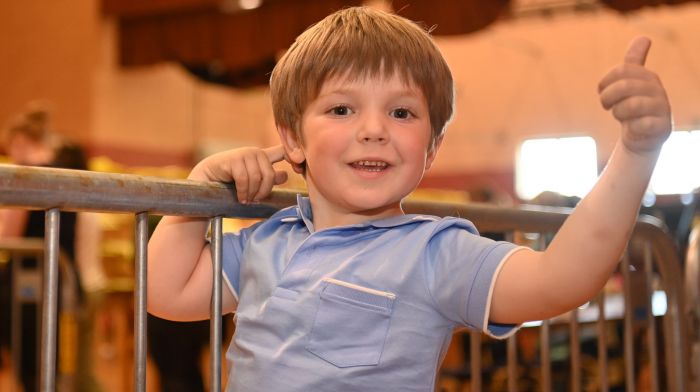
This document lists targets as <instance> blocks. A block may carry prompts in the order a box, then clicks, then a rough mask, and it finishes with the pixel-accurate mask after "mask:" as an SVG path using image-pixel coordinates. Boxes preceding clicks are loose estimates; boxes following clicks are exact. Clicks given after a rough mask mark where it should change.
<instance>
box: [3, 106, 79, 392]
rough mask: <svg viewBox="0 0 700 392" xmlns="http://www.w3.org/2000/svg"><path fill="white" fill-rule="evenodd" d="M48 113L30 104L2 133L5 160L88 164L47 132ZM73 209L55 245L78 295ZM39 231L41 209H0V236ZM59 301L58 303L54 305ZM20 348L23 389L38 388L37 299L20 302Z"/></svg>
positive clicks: (64, 215) (33, 263)
mask: <svg viewBox="0 0 700 392" xmlns="http://www.w3.org/2000/svg"><path fill="white" fill-rule="evenodd" d="M49 119H50V118H49V113H48V111H47V110H46V109H45V108H43V107H40V106H36V105H34V107H30V108H29V109H28V110H27V111H26V112H24V113H22V114H20V115H19V116H18V117H17V118H16V119H14V120H13V121H12V122H11V123H10V125H9V126H8V127H7V128H6V129H5V131H4V133H3V140H2V142H3V146H4V149H5V152H6V154H7V155H8V156H9V158H10V160H11V161H12V162H13V163H15V164H19V165H28V166H43V167H56V168H65V169H79V170H85V169H87V159H86V157H85V154H84V152H83V150H82V149H81V148H80V147H79V146H78V145H76V144H73V143H71V142H68V141H67V140H66V139H64V138H62V137H60V136H58V135H56V134H55V133H53V132H51V130H50V127H49ZM76 218H77V216H76V213H75V212H64V211H62V212H61V213H60V227H59V230H60V234H59V246H60V249H61V251H62V252H64V253H65V254H66V256H68V261H69V262H70V263H71V264H72V267H73V268H71V269H70V271H71V272H72V273H73V274H74V277H73V278H74V280H75V282H77V284H78V297H79V298H81V297H82V289H81V288H80V279H79V276H78V271H77V268H76V265H75V261H74V260H75V255H76V248H75V235H76ZM8 237H24V238H43V237H44V211H27V210H20V209H5V210H0V238H8ZM39 263H40V260H37V259H36V258H25V259H23V260H21V264H22V267H23V268H38V267H39V266H38V264H39ZM4 269H5V270H2V271H0V282H2V284H0V291H2V293H0V298H1V299H2V303H1V304H0V313H1V314H0V347H2V346H7V347H9V343H10V332H9V330H10V310H9V309H10V298H11V296H10V295H11V294H10V293H11V292H12V291H11V290H12V289H11V286H12V276H11V273H10V269H9V268H4ZM59 306H60V305H59ZM21 318H22V328H23V333H22V338H21V342H14V344H20V345H21V348H22V356H21V358H22V360H21V363H20V364H19V365H20V368H21V374H20V377H21V382H22V385H23V386H24V390H25V391H27V392H30V391H35V390H37V387H38V385H37V358H38V357H37V355H38V350H37V333H36V327H37V322H38V320H37V305H36V304H29V303H25V304H23V305H22V307H21Z"/></svg>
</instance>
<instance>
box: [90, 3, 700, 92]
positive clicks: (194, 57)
mask: <svg viewBox="0 0 700 392" xmlns="http://www.w3.org/2000/svg"><path fill="white" fill-rule="evenodd" d="M688 1H693V0H646V1H644V0H600V1H599V4H600V5H601V6H605V7H609V8H612V9H615V10H617V11H619V12H630V11H634V10H636V9H639V8H642V7H646V6H658V5H668V4H679V3H686V2H688ZM695 1H698V0H695ZM362 3H363V1H362V0H263V1H262V3H261V5H260V6H259V7H258V8H255V9H252V10H243V9H240V8H239V7H238V6H237V5H238V2H237V0H149V1H143V0H103V1H102V12H103V13H104V14H105V15H108V16H112V17H115V18H116V19H117V20H118V24H119V61H120V63H121V65H122V66H125V67H132V66H141V65H150V64H155V63H158V62H162V61H173V62H178V63H180V64H182V65H183V66H184V67H185V68H186V69H188V70H189V71H190V72H192V73H193V74H195V75H196V76H198V77H200V78H201V79H204V80H206V81H209V82H214V83H221V84H225V85H230V86H235V87H250V86H256V85H264V84H267V81H268V77H269V73H270V71H272V68H273V67H274V65H275V59H276V57H277V55H278V54H279V52H280V51H282V50H284V49H286V48H287V47H288V46H289V45H290V44H291V43H292V42H293V41H294V38H295V37H296V36H297V35H299V34H300V33H301V32H303V31H304V30H305V29H306V28H307V27H308V26H309V25H311V24H313V23H314V22H316V21H318V20H320V19H322V18H323V17H325V16H326V15H328V14H329V13H331V12H333V11H335V10H338V9H340V8H343V7H347V6H353V5H360V4H362ZM571 3H574V2H571ZM584 3H585V4H590V1H589V2H582V4H584ZM392 7H393V8H394V9H395V10H397V12H398V13H399V14H400V15H403V16H405V17H407V18H409V19H412V20H416V21H420V22H421V23H423V24H424V25H426V26H435V29H434V30H433V34H434V35H456V34H468V33H472V32H474V31H477V30H480V29H482V28H484V27H486V26H488V25H489V24H491V23H493V22H494V21H496V20H497V19H501V18H508V17H512V16H513V15H512V9H511V2H510V1H509V0H491V1H479V0H393V1H392Z"/></svg>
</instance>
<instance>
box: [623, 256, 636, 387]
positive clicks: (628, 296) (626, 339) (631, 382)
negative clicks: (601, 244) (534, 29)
mask: <svg viewBox="0 0 700 392" xmlns="http://www.w3.org/2000/svg"><path fill="white" fill-rule="evenodd" d="M620 268H622V286H623V287H622V289H623V293H624V297H625V315H624V333H623V338H622V341H623V346H624V358H625V360H624V362H625V390H626V391H627V392H633V391H635V390H636V389H635V379H634V334H633V331H632V317H633V314H632V308H631V306H630V304H631V303H632V288H631V286H630V250H629V248H628V249H626V250H625V253H624V255H623V256H622V264H620Z"/></svg>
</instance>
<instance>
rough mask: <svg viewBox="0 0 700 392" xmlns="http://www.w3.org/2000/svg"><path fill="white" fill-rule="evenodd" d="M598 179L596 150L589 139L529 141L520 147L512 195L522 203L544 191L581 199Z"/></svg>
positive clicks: (591, 139)
mask: <svg viewBox="0 0 700 392" xmlns="http://www.w3.org/2000/svg"><path fill="white" fill-rule="evenodd" d="M597 177H598V163H597V154H596V146H595V141H594V140H593V138H591V137H565V138H542V139H529V140H526V141H524V142H523V143H522V144H521V145H520V149H519V151H518V156H517V158H516V163H515V191H516V193H517V194H518V197H520V198H521V199H523V200H530V199H532V198H534V197H535V196H537V195H539V194H540V193H542V192H544V191H552V192H557V193H560V194H562V195H564V196H578V197H583V196H584V195H585V194H586V193H588V191H589V190H590V189H591V187H592V186H593V184H594V183H595V181H596V179H597Z"/></svg>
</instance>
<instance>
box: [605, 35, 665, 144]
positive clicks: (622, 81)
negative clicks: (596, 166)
mask: <svg viewBox="0 0 700 392" xmlns="http://www.w3.org/2000/svg"><path fill="white" fill-rule="evenodd" d="M650 46H651V41H650V40H649V39H648V38H646V37H638V38H636V39H634V40H633V41H632V42H631V43H630V46H629V48H628V49H627V53H626V54H625V60H624V63H623V64H621V65H618V66H617V67H615V68H613V69H612V70H611V71H610V72H609V73H608V74H607V75H606V76H605V77H604V78H603V79H602V80H601V81H600V83H599V84H598V93H599V94H600V102H601V103H602V105H603V107H604V108H605V109H606V110H612V114H613V116H614V117H615V118H616V119H617V120H618V121H619V122H620V124H622V142H623V145H624V146H625V148H626V149H627V150H629V151H631V152H634V153H638V154H644V153H647V152H654V151H658V149H660V148H661V145H662V144H663V142H664V141H665V140H666V139H667V138H668V136H669V135H670V133H671V129H672V127H673V125H672V120H671V107H670V105H669V102H668V97H667V96H666V90H665V89H664V87H663V85H662V84H661V80H659V77H658V76H656V74H655V73H653V72H651V71H650V70H648V69H646V68H645V67H644V62H645V61H646V57H647V53H648V52H649V47H650Z"/></svg>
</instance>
